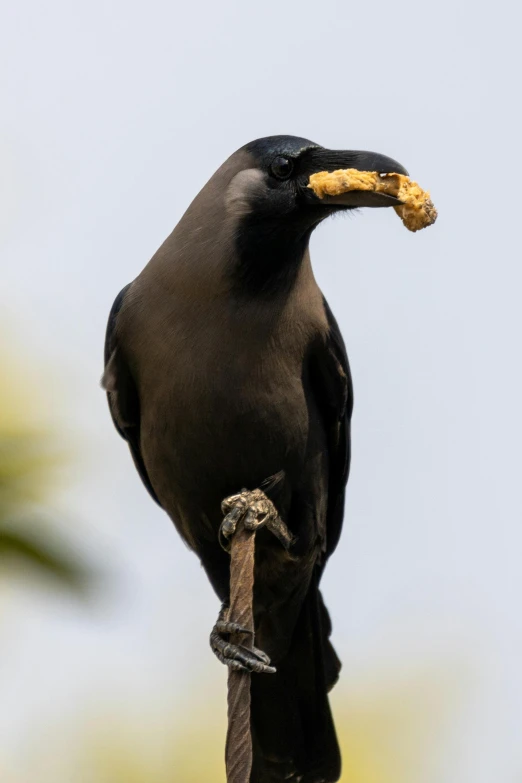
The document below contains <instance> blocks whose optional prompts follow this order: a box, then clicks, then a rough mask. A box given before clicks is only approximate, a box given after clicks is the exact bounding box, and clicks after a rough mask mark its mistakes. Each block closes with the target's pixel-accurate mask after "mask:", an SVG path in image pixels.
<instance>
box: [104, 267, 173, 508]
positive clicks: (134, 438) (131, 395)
mask: <svg viewBox="0 0 522 783" xmlns="http://www.w3.org/2000/svg"><path fill="white" fill-rule="evenodd" d="M129 286H130V283H129V285H127V286H125V288H123V289H122V290H121V291H120V293H119V294H118V296H117V297H116V299H115V300H114V304H113V306H112V308H111V312H110V315H109V321H108V323H107V332H106V335H105V372H104V373H103V379H102V385H103V387H104V389H105V390H106V392H107V400H108V402H109V410H110V412H111V416H112V420H113V422H114V426H115V427H116V429H117V430H118V432H119V433H120V435H121V436H122V438H125V440H126V441H127V443H128V444H129V448H130V451H131V454H132V458H133V460H134V464H135V465H136V468H137V470H138V473H139V474H140V476H141V480H142V481H143V483H144V484H145V486H146V488H147V489H148V491H149V493H150V495H151V496H152V498H153V499H154V500H155V501H156V503H158V505H161V504H160V502H159V500H158V498H157V496H156V493H155V492H154V489H153V487H152V484H151V482H150V478H149V476H148V473H147V469H146V467H145V463H144V462H143V457H142V454H141V449H140V399H139V395H138V390H137V389H136V384H135V383H134V379H133V378H132V375H131V372H130V369H129V367H128V365H127V362H126V361H125V357H124V355H123V352H122V350H121V347H120V346H119V345H118V336H117V332H116V323H117V320H118V313H119V312H120V309H121V306H122V304H123V301H124V299H125V294H126V293H127V291H128V289H129Z"/></svg>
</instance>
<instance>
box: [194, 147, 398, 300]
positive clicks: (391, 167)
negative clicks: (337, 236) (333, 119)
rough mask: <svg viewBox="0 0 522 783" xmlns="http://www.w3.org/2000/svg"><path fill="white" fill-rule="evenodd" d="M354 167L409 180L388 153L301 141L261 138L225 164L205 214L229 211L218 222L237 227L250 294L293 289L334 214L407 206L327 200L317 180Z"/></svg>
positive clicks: (385, 200)
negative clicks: (320, 228) (318, 233)
mask: <svg viewBox="0 0 522 783" xmlns="http://www.w3.org/2000/svg"><path fill="white" fill-rule="evenodd" d="M348 168H353V169H358V170H359V171H377V172H380V173H383V174H384V173H391V172H396V173H398V174H407V172H406V170H405V169H404V167H403V166H401V165H400V163H397V161H395V160H392V158H388V157H386V156H385V155H379V154H377V153H375V152H360V151H352V150H329V149H325V148H324V147H321V146H320V145H319V144H315V143H314V142H312V141H309V140H308V139H302V138H298V137H296V136H268V137H266V138H263V139H257V140H256V141H252V142H250V143H249V144H246V145H245V146H244V147H241V149H239V150H237V152H235V153H234V154H233V155H232V156H231V157H230V158H229V159H228V160H227V161H226V162H225V163H224V164H223V166H221V168H220V169H219V170H218V171H217V172H216V174H215V175H214V176H213V177H212V179H211V180H210V181H209V183H208V184H207V185H206V187H205V188H204V189H203V191H202V192H201V194H200V196H199V197H198V199H196V202H198V201H199V199H200V197H202V198H203V200H204V203H202V204H201V205H200V209H198V210H197V215H198V218H200V219H203V216H204V214H205V211H206V210H209V209H210V203H209V202H213V203H216V202H218V203H219V204H220V205H221V206H220V209H223V207H224V210H225V212H224V216H223V213H221V216H218V215H217V214H216V216H215V219H214V220H215V221H217V220H219V221H223V217H224V219H225V221H226V223H227V224H228V225H229V227H231V232H232V235H233V238H234V239H233V241H234V244H235V250H236V253H235V258H234V261H235V264H234V270H233V271H234V274H235V276H236V278H237V281H238V282H239V283H240V284H241V286H242V287H243V288H245V289H246V288H248V289H250V290H251V291H252V292H255V293H259V292H260V290H268V289H274V288H281V287H282V286H283V285H284V283H285V281H286V283H291V281H292V279H293V278H295V274H296V271H297V269H298V268H299V263H300V261H301V260H302V258H303V256H304V254H305V252H306V248H307V246H308V241H309V239H310V234H311V233H312V231H313V229H314V228H315V227H316V226H317V225H318V224H319V223H320V222H321V221H322V220H324V219H325V218H326V217H328V216H329V215H331V214H332V213H334V212H340V211H345V210H350V209H354V208H357V207H388V206H394V205H396V204H398V203H400V202H398V201H397V200H396V199H395V198H393V197H392V196H387V195H384V194H382V193H372V192H362V191H351V192H349V193H344V194H343V195H341V196H335V197H328V196H327V197H325V198H323V199H319V198H318V197H317V196H316V195H315V193H314V192H313V190H312V189H311V188H309V187H308V183H309V178H310V175H311V174H314V173H316V172H319V171H335V170H336V169H348ZM196 202H195V203H196ZM207 214H208V213H207ZM213 230H214V232H216V231H217V226H215V225H214V226H213Z"/></svg>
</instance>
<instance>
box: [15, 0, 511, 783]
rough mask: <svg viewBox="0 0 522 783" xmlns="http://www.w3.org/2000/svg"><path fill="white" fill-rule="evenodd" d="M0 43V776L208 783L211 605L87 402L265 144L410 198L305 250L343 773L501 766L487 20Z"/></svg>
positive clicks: (304, 7)
mask: <svg viewBox="0 0 522 783" xmlns="http://www.w3.org/2000/svg"><path fill="white" fill-rule="evenodd" d="M2 16H3V22H2V27H1V30H0V52H1V54H0V57H1V62H2V65H1V69H0V73H1V84H0V105H1V106H2V123H1V127H0V167H1V171H2V175H1V177H0V253H1V270H2V285H1V288H0V307H1V311H0V360H1V366H2V373H1V375H0V780H1V781H2V783H51V782H52V783H77V782H78V783H79V782H80V781H81V783H145V782H146V783H172V781H183V783H196V781H197V782H198V783H199V781H202V780H213V781H214V780H215V781H224V769H223V763H222V756H223V747H224V732H225V686H226V674H225V671H224V667H222V666H221V665H220V664H219V663H218V662H217V661H216V660H215V659H214V658H213V656H212V654H211V652H210V649H209V647H208V634H209V631H210V628H211V626H212V624H213V622H214V620H215V617H216V612H217V609H218V605H217V600H216V598H215V597H214V596H213V594H212V592H211V589H210V587H209V585H208V583H207V581H206V578H205V576H204V574H203V572H202V570H201V568H200V566H199V564H198V562H197V560H196V558H195V557H194V556H193V555H192V554H191V553H190V552H189V551H188V550H187V549H186V548H185V547H184V545H183V544H182V543H181V541H180V539H179V538H178V536H177V534H176V533H175V531H174V528H173V526H172V525H171V523H170V522H169V520H168V518H167V517H166V516H165V515H164V514H163V513H162V512H161V511H160V510H158V508H156V507H155V505H154V504H153V503H152V501H151V500H150V498H149V497H148V495H147V494H146V491H145V489H144V488H143V486H142V484H141V482H140V480H139V478H138V476H137V474H136V472H135V470H134V467H133V465H132V461H131V458H130V456H129V454H128V452H127V449H126V446H125V444H124V443H123V441H121V440H120V439H119V438H118V437H117V435H116V433H115V431H114V429H113V427H112V423H111V421H110V418H109V414H108V411H107V407H106V401H105V397H104V394H103V393H102V391H101V389H100V388H99V378H100V376H101V373H102V349H103V339H104V330H105V323H106V318H107V315H108V312H109V309H110V307H111V304H112V302H113V299H114V298H115V296H116V294H117V293H118V291H119V290H120V289H121V288H122V287H123V286H124V285H125V284H126V283H127V282H129V281H130V280H132V279H133V278H134V277H135V276H136V274H137V273H138V272H139V271H140V270H141V269H142V267H143V266H144V264H145V263H146V262H147V261H148V259H149V258H150V256H151V255H152V254H153V252H154V251H155V249H156V248H157V247H158V246H159V244H161V242H162V241H163V239H164V238H165V237H166V236H167V234H168V233H169V232H170V231H171V229H172V228H173V226H174V225H175V224H176V222H177V221H178V219H179V217H180V216H181V214H182V213H183V211H184V210H185V208H186V206H187V205H188V203H189V202H190V200H191V199H192V198H193V196H194V195H195V194H196V193H197V192H198V190H199V189H200V188H201V186H202V185H203V184H204V183H205V181H206V180H207V179H208V178H209V176H210V175H211V174H212V173H213V171H214V170H215V169H216V168H217V167H218V166H219V165H220V164H221V162H222V161H223V160H224V159H225V158H226V157H227V156H228V155H229V154H230V153H232V152H233V151H234V150H235V149H236V148H237V147H239V146H241V145H242V144H244V143H245V142H247V141H249V140H251V139H254V138H257V137H259V136H265V135H269V134H274V133H289V134H294V135H300V136H305V137H308V138H311V139H313V140H314V141H317V142H319V143H321V144H323V145H325V146H328V147H333V148H352V149H371V150H376V151H378V152H382V153H385V154H388V155H391V156H392V157H394V158H396V159H397V160H399V161H401V162H402V163H403V164H404V165H405V166H406V167H407V168H408V169H409V171H410V172H411V174H412V176H413V177H414V178H415V179H417V180H418V181H419V182H420V184H421V185H422V186H424V187H425V188H428V189H430V190H431V193H432V196H433V199H434V201H435V203H436V205H437V207H438V209H439V215H440V217H439V221H438V223H437V224H436V226H435V227H433V228H430V229H429V230H427V231H424V232H422V233H420V234H416V235H413V234H410V233H408V232H407V231H405V230H404V228H403V226H402V224H401V222H400V221H399V220H398V219H397V218H396V216H395V215H394V213H393V211H391V210H373V211H372V210H367V211H364V210H363V211H361V212H360V213H358V214H357V215H355V216H351V217H349V218H347V219H345V220H335V221H330V222H327V223H326V224H325V225H323V226H321V227H320V229H319V230H318V231H317V232H316V234H315V235H314V237H313V240H312V259H313V261H314V266H315V271H316V275H317V277H318V279H319V282H320V284H321V285H322V287H323V290H324V292H325V294H326V296H327V298H328V299H329V301H330V304H331V306H332V308H333V310H334V312H335V313H336V315H337V318H338V320H339V322H340V325H341V328H342V331H343V333H344V336H345V339H346V343H347V346H348V352H349V355H350V360H351V365H352V373H353V378H354V385H355V413H354V435H353V441H354V443H353V469H352V475H351V480H350V484H349V491H348V495H347V509H346V521H345V531H344V536H343V539H342V542H341V544H340V546H339V548H338V550H337V552H336V555H335V557H334V558H333V560H332V561H331V563H330V566H329V568H328V569H327V572H326V576H325V579H324V588H323V591H324V594H325V597H326V601H327V604H328V606H329V607H330V610H331V614H332V618H333V622H334V643H335V646H336V648H337V651H338V653H339V655H340V657H341V658H342V660H343V663H344V668H343V673H342V678H341V681H340V684H339V685H338V687H337V688H336V689H335V691H334V692H333V694H332V702H333V709H334V712H335V717H336V721H337V724H338V727H339V733H340V737H341V741H342V745H343V756H344V775H343V781H350V783H463V781H473V783H491V781H493V780H494V781H499V783H500V782H502V783H515V782H518V783H520V782H521V781H522V746H521V743H520V733H521V722H522V677H521V673H520V661H521V660H522V613H521V612H520V599H521V589H522V571H521V568H520V551H521V545H522V534H521V528H520V522H521V521H522V515H521V501H520V497H521V482H520V469H521V443H522V416H521V405H520V400H521V392H522V388H521V387H522V370H521V363H520V335H521V316H520V296H521V286H522V273H521V270H520V241H519V235H518V225H519V223H520V218H519V215H518V208H519V205H518V186H517V180H518V176H517V174H518V172H517V170H516V166H517V161H516V155H515V153H516V149H517V148H518V144H519V143H520V132H521V123H520V105H519V103H520V102H519V99H518V98H517V97H516V96H517V95H519V74H520V55H519V41H518V29H519V23H520V18H519V11H518V10H517V9H516V6H513V4H511V3H507V2H506V3H503V2H498V3H496V4H495V5H494V6H492V5H488V4H480V3H479V4H475V5H473V6H472V5H470V4H469V3H462V4H460V5H459V4H455V3H454V4H451V5H450V4H436V5H433V4H432V5H430V4H421V3H418V2H415V3H413V2H403V3H399V4H394V3H389V2H386V3H384V2H377V3H371V4H369V3H367V4H361V3H359V4H354V3H349V2H346V1H345V2H335V1H332V2H329V3H328V4H322V5H321V4H319V3H311V2H307V1H304V2H303V0H302V1H301V2H297V0H293V1H292V2H287V3H281V2H277V3H276V2H273V0H266V2H264V3H263V4H261V5H257V6H254V5H251V4H246V3H244V2H239V1H238V2H229V1H228V0H225V2H223V3H217V4H216V3H211V2H193V3H189V4H181V3H171V2H164V1H163V0H152V1H151V2H149V3H147V4H144V3H136V2H132V0H131V2H123V0H112V1H110V2H101V1H100V0H93V1H92V2H90V3H85V2H84V3H69V2H65V0H49V2H47V3H43V4H42V3H38V2H36V0H18V2H17V3H16V4H15V3H11V4H8V5H6V6H5V7H4V9H3V14H2Z"/></svg>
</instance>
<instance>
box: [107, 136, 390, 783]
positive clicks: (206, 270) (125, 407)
mask: <svg viewBox="0 0 522 783" xmlns="http://www.w3.org/2000/svg"><path fill="white" fill-rule="evenodd" d="M339 168H357V169H360V170H372V171H373V170H376V171H381V172H392V171H395V172H399V173H405V171H404V169H403V168H402V166H400V165H399V164H398V163H396V162H395V161H393V160H391V159H389V158H386V157H384V156H381V155H377V154H374V153H367V152H336V151H332V150H327V149H324V148H323V147H321V146H319V145H317V144H314V143H312V142H310V141H308V140H306V139H301V138H295V137H292V136H274V137H269V138H266V139H260V140H258V141H255V142H252V143H250V144H247V145H246V146H245V147H243V148H241V149H240V150H238V151H237V152H236V153H235V154H234V155H232V156H231V157H230V158H229V159H228V160H227V161H226V162H225V163H224V164H223V165H222V166H221V168H220V169H219V170H218V171H217V172H216V173H215V174H214V176H213V177H212V178H211V179H210V181H209V182H208V183H207V184H206V185H205V187H204V188H203V189H202V190H201V192H200V193H199V195H198V196H197V197H196V198H195V199H194V201H193V202H192V204H191V205H190V207H189V208H188V210H187V212H186V213H185V214H184V215H183V217H182V218H181V220H180V222H179V223H178V225H177V226H176V228H175V229H174V231H173V232H172V234H171V235H170V236H169V237H168V239H167V240H166V241H165V243H164V244H163V245H162V246H161V247H160V249H159V250H158V251H157V253H156V254H155V255H154V257H153V258H152V260H151V261H150V262H149V264H148V265H147V266H146V267H145V269H144V270H143V272H142V273H141V274H140V275H139V276H138V277H137V278H136V279H135V280H134V281H133V282H132V283H131V284H130V285H128V286H127V287H126V288H124V289H123V291H122V292H121V293H120V294H119V295H118V297H117V299H116V301H115V303H114V306H113V308H112V311H111V314H110V317H109V324H108V329H107V339H106V352H105V363H106V369H105V373H104V385H105V388H106V390H107V394H108V399H109V405H110V410H111V414H112V417H113V420H114V423H115V425H116V428H117V429H118V432H119V433H120V435H122V436H123V437H124V438H125V439H126V440H127V441H128V444H129V446H130V450H131V453H132V456H133V459H134V462H135V464H136V467H137V469H138V472H139V474H140V476H141V478H142V480H143V482H144V484H145V486H146V487H147V489H148V491H149V492H150V494H151V495H152V497H153V498H154V499H155V500H156V501H157V502H158V503H159V504H160V505H161V506H162V507H163V508H164V509H165V511H166V512H167V513H168V514H169V515H170V517H171V518H172V520H173V521H174V524H175V525H176V527H177V529H178V531H179V532H180V534H181V536H182V537H183V539H184V540H185V541H186V542H187V544H188V545H189V546H190V547H191V548H192V549H193V550H194V551H195V552H196V554H197V555H198V556H199V558H200V559H201V562H202V564H203V566H204V568H205V570H206V573H207V574H208V577H209V579H210V582H211V583H212V586H213V588H214V590H215V591H216V593H217V595H218V596H219V598H220V599H221V600H222V601H223V602H225V603H226V601H227V598H228V583H229V556H228V554H227V553H226V552H225V551H224V550H223V549H222V547H221V546H220V543H219V540H218V532H219V529H220V525H221V522H222V514H221V510H220V504H221V501H222V500H223V498H225V497H226V496H229V495H232V494H233V493H237V492H239V491H240V490H241V489H242V488H243V487H246V488H248V489H250V490H253V489H255V488H256V487H259V486H260V484H261V483H262V481H263V480H264V479H266V478H267V477H268V476H271V475H273V474H276V473H278V472H282V473H283V478H282V480H281V481H280V482H279V483H278V484H277V485H276V486H275V487H274V489H273V491H272V492H271V499H272V500H273V502H274V504H275V506H276V507H277V511H278V512H279V514H280V517H281V519H282V520H283V522H284V523H286V525H287V527H288V529H289V530H290V532H291V533H292V534H293V535H294V536H295V543H294V544H293V545H292V546H291V547H290V548H289V549H285V548H284V547H282V546H281V544H280V542H279V541H278V540H277V539H276V538H275V537H274V536H273V535H272V533H271V532H270V531H269V530H268V529H263V530H261V531H260V532H259V533H258V536H257V545H256V546H257V549H256V574H255V585H256V586H255V599H254V615H255V627H256V646H257V647H259V648H261V649H262V650H264V652H265V653H267V654H268V655H269V656H270V658H271V660H272V664H273V665H274V666H275V667H276V668H277V673H276V674H254V675H253V676H252V729H253V741H254V767H253V771H252V777H251V780H252V783H265V781H266V782H267V783H268V781H278V780H295V781H301V782H302V783H320V782H321V781H323V783H330V782H331V781H336V780H338V779H339V776H340V755H339V749H338V745H337V740H336V735H335V729H334V725H333V721H332V716H331V712H330V707H329V704H328V696H327V693H328V690H329V689H330V688H331V687H332V686H333V684H334V683H335V681H336V679H337V677H338V673H339V669H340V662H339V660H338V658H337V656H336V654H335V651H334V649H333V647H332V645H331V643H330V640H329V637H330V631H331V626H330V619H329V617H328V612H327V610H326V608H325V606H324V603H323V600H322V597H321V593H320V591H319V582H320V578H321V574H322V571H323V568H324V565H325V562H326V560H327V558H328V557H329V556H330V554H331V553H332V552H333V550H334V549H335V547H336V545H337V542H338V540H339V536H340V533H341V526H342V519H343V510H344V491H345V485H346V481H347V478H348V469H349V464H350V417H351V412H352V385H351V379H350V370H349V366H348V360H347V357H346V351H345V348H344V343H343V340H342V337H341V334H340V332H339V328H338V326H337V323H336V321H335V319H334V317H333V315H332V313H331V311H330V309H329V307H328V305H327V303H326V302H325V300H324V298H323V296H322V294H321V291H320V290H319V288H318V286H317V284H316V282H315V279H314V276H313V273H312V268H311V265H310V257H309V252H308V242H309V238H310V235H311V233H312V231H313V229H314V228H315V227H316V226H317V225H318V224H319V223H320V222H321V221H322V220H323V219H324V218H325V217H327V216H328V215H330V214H331V213H333V212H336V211H339V210H343V209H351V208H353V207H354V206H389V205H392V204H394V203H396V202H395V200H394V199H391V198H389V197H386V196H381V195H377V194H368V193H348V194H345V195H344V196H340V197H335V198H330V199H329V198H325V199H324V200H319V199H318V198H317V197H316V196H315V195H314V193H313V192H312V191H311V190H310V189H309V188H307V183H308V179H309V176H310V175H311V174H312V173H314V172H317V171H323V170H329V171H332V170H334V169H339Z"/></svg>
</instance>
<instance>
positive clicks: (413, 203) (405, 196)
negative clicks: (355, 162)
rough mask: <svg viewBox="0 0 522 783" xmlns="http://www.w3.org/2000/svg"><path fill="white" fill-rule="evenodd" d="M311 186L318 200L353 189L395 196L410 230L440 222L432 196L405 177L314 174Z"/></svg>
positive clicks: (351, 172)
mask: <svg viewBox="0 0 522 783" xmlns="http://www.w3.org/2000/svg"><path fill="white" fill-rule="evenodd" d="M308 187H309V188H311V189H312V190H313V191H314V193H315V195H316V196H318V198H324V197H325V196H340V195H341V194H342V193H347V192H348V191H350V190H369V191H372V192H375V193H385V194H386V195H388V196H395V198H398V199H399V201H402V202H403V203H402V204H400V205H398V206H396V207H394V209H395V211H396V213H397V214H398V215H399V217H400V218H401V220H402V222H403V223H404V225H405V226H406V228H407V229H409V230H410V231H419V229H421V228H426V226H431V224H432V223H435V221H436V219H437V210H436V209H435V207H434V205H433V201H432V200H431V199H430V194H429V193H427V192H426V191H424V190H422V188H421V187H420V186H419V185H417V183H416V182H413V180H411V179H410V178H409V177H405V176H404V175H403V174H379V173H378V172H377V171H358V169H338V170H337V171H319V172H318V173H317V174H312V176H311V177H310V182H309V184H308Z"/></svg>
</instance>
